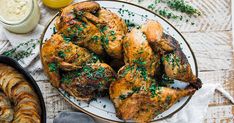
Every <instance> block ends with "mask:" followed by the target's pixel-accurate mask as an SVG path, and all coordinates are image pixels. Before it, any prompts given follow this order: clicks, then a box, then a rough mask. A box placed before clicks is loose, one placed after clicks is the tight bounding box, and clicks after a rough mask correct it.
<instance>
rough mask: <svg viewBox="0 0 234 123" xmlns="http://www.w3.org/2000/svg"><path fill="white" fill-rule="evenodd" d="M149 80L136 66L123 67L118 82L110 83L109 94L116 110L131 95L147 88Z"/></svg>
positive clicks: (144, 71) (143, 71)
mask: <svg viewBox="0 0 234 123" xmlns="http://www.w3.org/2000/svg"><path fill="white" fill-rule="evenodd" d="M151 81H153V80H151V78H149V76H148V75H147V72H146V70H145V69H140V68H139V67H138V66H137V65H135V66H130V65H129V64H127V65H125V66H123V67H122V68H121V69H120V70H119V72H118V80H116V81H114V82H112V83H111V86H110V89H109V94H110V98H111V100H112V101H113V103H114V105H115V107H116V110H118V107H119V106H120V105H121V104H122V101H123V100H124V99H126V98H128V97H129V96H131V95H132V94H133V93H135V92H137V91H140V90H144V89H146V88H149V86H150V84H151Z"/></svg>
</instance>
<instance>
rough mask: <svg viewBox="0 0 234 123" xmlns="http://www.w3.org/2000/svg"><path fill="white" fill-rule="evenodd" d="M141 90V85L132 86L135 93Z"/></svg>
mask: <svg viewBox="0 0 234 123" xmlns="http://www.w3.org/2000/svg"><path fill="white" fill-rule="evenodd" d="M140 90H141V87H135V86H134V87H133V88H132V91H133V93H138V92H139V91H140Z"/></svg>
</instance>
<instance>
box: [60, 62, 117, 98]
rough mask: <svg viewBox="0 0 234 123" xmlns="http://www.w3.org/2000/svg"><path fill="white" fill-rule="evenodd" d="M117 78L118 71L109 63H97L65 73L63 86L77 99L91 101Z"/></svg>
mask: <svg viewBox="0 0 234 123" xmlns="http://www.w3.org/2000/svg"><path fill="white" fill-rule="evenodd" d="M115 79H116V73H115V72H114V70H113V69H112V68H111V67H110V66H109V65H107V64H105V63H95V64H89V65H87V66H84V67H83V68H82V69H80V70H76V71H72V72H68V73H66V74H65V75H63V79H62V81H63V84H62V85H61V87H62V88H63V89H64V90H65V91H67V92H68V93H69V94H70V95H72V96H74V97H75V98H76V99H78V100H83V101H89V100H91V99H93V98H94V97H96V96H98V94H100V95H102V94H103V93H104V92H106V91H107V90H108V89H109V86H110V83H111V82H112V81H114V80H115ZM100 95H99V96H100Z"/></svg>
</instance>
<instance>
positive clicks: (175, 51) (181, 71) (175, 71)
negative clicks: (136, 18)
mask: <svg viewBox="0 0 234 123" xmlns="http://www.w3.org/2000/svg"><path fill="white" fill-rule="evenodd" d="M142 30H143V32H144V34H145V35H146V38H147V40H148V41H149V43H150V45H151V47H152V48H153V50H154V51H155V52H156V53H161V54H162V62H163V65H164V71H165V73H166V75H167V76H168V77H170V78H172V79H177V80H181V81H183V82H187V83H191V84H192V85H193V86H194V87H196V88H201V80H200V79H199V78H197V77H196V76H195V75H194V74H193V72H192V69H191V66H190V64H189V62H188V60H187V58H186V56H185V54H184V53H183V51H182V49H181V47H180V44H179V43H178V41H176V39H174V38H173V37H172V36H169V35H167V34H165V33H163V28H162V26H161V25H160V23H158V22H157V21H153V20H150V21H148V22H147V23H146V24H145V25H143V27H142Z"/></svg>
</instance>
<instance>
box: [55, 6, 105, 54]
mask: <svg viewBox="0 0 234 123" xmlns="http://www.w3.org/2000/svg"><path fill="white" fill-rule="evenodd" d="M99 9H100V6H99V4H97V3H96V2H81V3H77V4H73V5H70V6H68V7H66V8H64V9H63V10H62V12H61V15H60V16H59V17H58V18H57V20H56V24H55V26H56V29H57V30H58V33H60V34H62V35H63V37H65V39H66V40H68V41H72V42H73V43H75V44H77V45H79V46H82V47H85V48H88V49H89V50H91V51H93V52H94V53H96V54H99V55H102V54H104V49H103V47H102V42H101V37H102V34H101V32H100V30H99V28H98V27H97V25H96V24H95V23H93V22H96V23H98V24H100V25H101V24H104V21H102V20H101V19H99V18H97V17H96V16H94V15H93V13H94V12H96V11H98V10H99Z"/></svg>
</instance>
